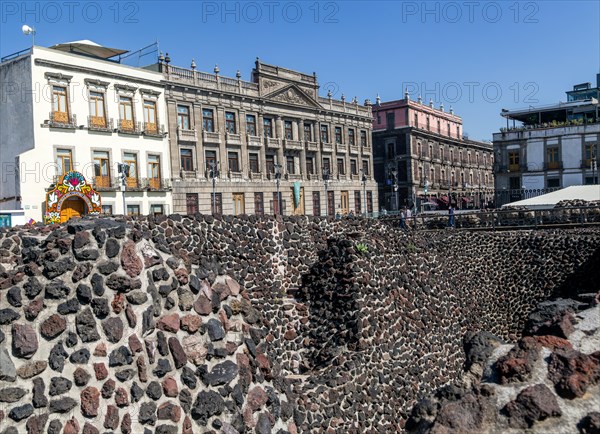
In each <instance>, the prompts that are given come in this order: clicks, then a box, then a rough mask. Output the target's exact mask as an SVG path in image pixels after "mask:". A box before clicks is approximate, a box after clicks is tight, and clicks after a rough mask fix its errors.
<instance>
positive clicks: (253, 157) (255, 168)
mask: <svg viewBox="0 0 600 434" xmlns="http://www.w3.org/2000/svg"><path fill="white" fill-rule="evenodd" d="M249 162H250V172H252V173H258V172H260V167H259V165H258V154H255V153H251V154H250V155H249Z"/></svg>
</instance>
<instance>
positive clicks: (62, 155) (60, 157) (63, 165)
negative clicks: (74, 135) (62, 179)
mask: <svg viewBox="0 0 600 434" xmlns="http://www.w3.org/2000/svg"><path fill="white" fill-rule="evenodd" d="M56 166H57V168H58V176H62V175H64V174H65V173H67V172H70V171H71V170H73V155H72V153H71V150H70V149H57V150H56Z"/></svg>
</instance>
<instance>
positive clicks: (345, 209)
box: [341, 191, 350, 215]
mask: <svg viewBox="0 0 600 434" xmlns="http://www.w3.org/2000/svg"><path fill="white" fill-rule="evenodd" d="M341 208H342V215H345V214H348V213H349V212H350V195H349V194H348V192H347V191H342V192H341Z"/></svg>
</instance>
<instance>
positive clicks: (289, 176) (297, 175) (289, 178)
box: [284, 173, 302, 181]
mask: <svg viewBox="0 0 600 434" xmlns="http://www.w3.org/2000/svg"><path fill="white" fill-rule="evenodd" d="M284 177H285V179H286V180H287V181H300V180H302V175H301V174H300V173H286V174H285V176H284Z"/></svg>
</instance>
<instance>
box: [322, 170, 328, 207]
mask: <svg viewBox="0 0 600 434" xmlns="http://www.w3.org/2000/svg"><path fill="white" fill-rule="evenodd" d="M323 183H324V184H325V215H326V216H327V215H329V197H328V193H329V167H323Z"/></svg>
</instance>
